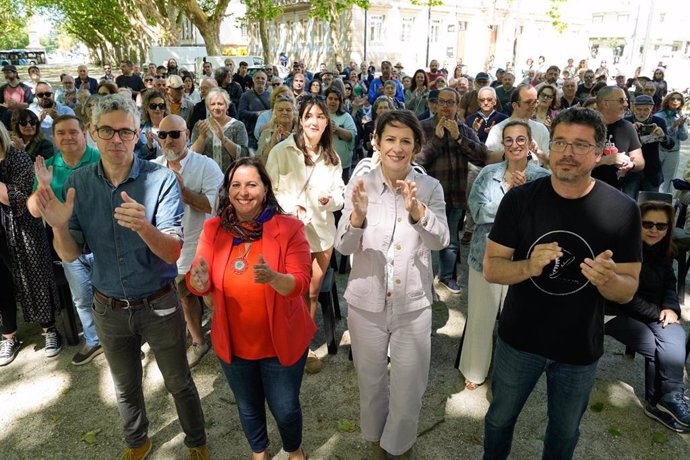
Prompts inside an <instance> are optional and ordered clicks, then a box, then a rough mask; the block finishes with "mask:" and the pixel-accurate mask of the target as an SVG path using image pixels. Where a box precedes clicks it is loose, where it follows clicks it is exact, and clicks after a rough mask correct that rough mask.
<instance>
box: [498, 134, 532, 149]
mask: <svg viewBox="0 0 690 460" xmlns="http://www.w3.org/2000/svg"><path fill="white" fill-rule="evenodd" d="M513 143H515V144H517V145H518V146H519V147H524V146H525V144H527V138H526V137H525V136H518V137H516V138H515V139H513V138H512V137H506V138H505V139H503V145H505V146H506V147H510V146H512V145H513Z"/></svg>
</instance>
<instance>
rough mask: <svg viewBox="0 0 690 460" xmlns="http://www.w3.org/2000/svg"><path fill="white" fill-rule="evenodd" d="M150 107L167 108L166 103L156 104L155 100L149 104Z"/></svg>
mask: <svg viewBox="0 0 690 460" xmlns="http://www.w3.org/2000/svg"><path fill="white" fill-rule="evenodd" d="M149 109H151V110H165V103H164V102H162V103H160V104H154V103H153V102H152V103H150V104H149Z"/></svg>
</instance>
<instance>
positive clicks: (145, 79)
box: [144, 78, 153, 81]
mask: <svg viewBox="0 0 690 460" xmlns="http://www.w3.org/2000/svg"><path fill="white" fill-rule="evenodd" d="M144 81H153V78H144Z"/></svg>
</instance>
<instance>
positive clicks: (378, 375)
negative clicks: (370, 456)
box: [347, 306, 431, 455]
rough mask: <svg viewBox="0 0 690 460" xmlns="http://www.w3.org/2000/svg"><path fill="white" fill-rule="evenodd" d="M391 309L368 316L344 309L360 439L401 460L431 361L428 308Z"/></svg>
mask: <svg viewBox="0 0 690 460" xmlns="http://www.w3.org/2000/svg"><path fill="white" fill-rule="evenodd" d="M391 310H392V309H391V308H388V307H386V308H385V309H384V311H382V312H378V313H372V312H368V311H364V310H361V309H358V308H356V307H352V306H349V307H348V318H347V324H348V327H349V329H350V338H351V341H352V357H353V360H354V364H355V369H357V381H358V383H359V407H360V426H361V428H362V435H363V436H364V438H365V439H366V440H367V441H371V442H376V441H378V442H380V444H381V447H382V448H383V449H385V450H386V451H387V452H388V453H390V454H392V455H401V454H403V453H405V452H407V451H408V450H409V449H410V448H411V447H412V446H413V445H414V443H415V441H416V440H417V425H418V423H419V411H420V410H421V408H422V396H423V395H424V392H425V391H426V386H427V382H428V380H429V363H430V361H431V306H429V307H427V308H423V309H421V310H416V311H413V312H409V313H403V314H395V313H393V312H392V311H391ZM389 345H390V359H391V369H390V378H389V375H388V349H389ZM389 380H390V382H389Z"/></svg>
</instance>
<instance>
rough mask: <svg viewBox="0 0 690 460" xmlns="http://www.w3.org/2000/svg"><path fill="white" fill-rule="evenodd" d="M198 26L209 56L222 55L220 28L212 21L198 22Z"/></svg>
mask: <svg viewBox="0 0 690 460" xmlns="http://www.w3.org/2000/svg"><path fill="white" fill-rule="evenodd" d="M196 28H197V29H199V33H200V34H201V36H202V37H203V39H204V43H205V44H206V54H207V55H209V56H220V54H221V52H220V34H219V32H218V28H217V27H215V25H214V24H212V23H210V22H207V23H205V24H196Z"/></svg>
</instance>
